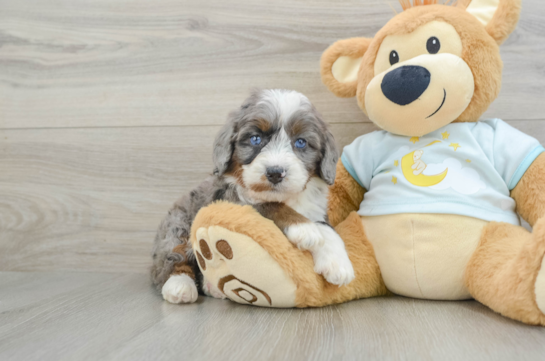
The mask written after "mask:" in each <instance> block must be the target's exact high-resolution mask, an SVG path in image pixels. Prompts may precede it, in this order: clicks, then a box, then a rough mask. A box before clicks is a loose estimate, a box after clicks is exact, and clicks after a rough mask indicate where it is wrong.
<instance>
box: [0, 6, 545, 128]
mask: <svg viewBox="0 0 545 361" xmlns="http://www.w3.org/2000/svg"><path fill="white" fill-rule="evenodd" d="M394 3H395V2H394ZM523 3H524V6H523V11H522V16H521V21H520V25H519V27H518V29H517V30H516V31H515V33H514V34H513V36H512V37H511V38H510V39H509V40H508V41H507V42H506V43H505V44H504V45H503V46H502V55H503V59H504V62H505V70H504V83H503V90H502V93H501V95H500V97H499V99H498V100H496V102H495V103H494V104H493V105H492V106H491V108H490V110H489V111H488V112H487V113H486V116H488V117H501V118H503V119H507V120H515V119H541V118H543V107H542V105H541V97H542V94H543V93H544V92H545V73H544V72H543V71H542V68H541V61H540V60H539V59H543V58H545V24H544V23H543V22H542V21H541V20H542V19H541V17H542V15H541V12H540V11H539V9H541V6H542V5H541V2H540V0H524V2H523ZM396 6H397V5H396ZM391 17H392V10H391V9H390V7H389V6H388V4H387V3H386V2H384V1H383V0H368V1H366V2H365V3H362V2H360V1H350V0H346V1H335V2H324V1H321V0H316V1H314V0H299V1H294V0H276V1H274V2H262V1H250V0H232V1H229V2H225V1H219V0H201V1H198V2H197V1H192V0H181V1H180V0H165V1H160V2H159V3H158V2H155V1H149V0H132V1H126V0H124V1H121V0H120V1H115V2H112V1H109V0H49V1H42V0H28V1H24V2H23V1H10V0H2V1H0V128H4V129H5V128H48V127H101V126H144V125H163V126H164V125H218V124H221V123H223V121H224V119H225V117H226V114H227V113H228V112H229V111H230V110H232V109H234V108H236V107H237V106H239V105H240V103H241V101H242V100H243V99H244V98H245V97H246V96H247V94H248V90H249V89H250V88H252V87H263V88H288V89H295V90H298V91H301V92H303V93H305V94H307V95H308V96H309V98H310V99H311V100H312V101H313V102H314V103H315V104H316V106H317V107H318V109H319V110H320V111H321V112H322V113H323V114H324V116H325V118H326V119H327V120H328V121H329V122H331V123H346V122H366V121H368V119H367V118H366V117H365V115H363V113H362V112H361V111H360V109H359V108H358V107H357V105H356V102H355V100H354V99H338V98H335V97H334V96H333V95H332V94H330V93H329V92H328V91H327V90H326V89H325V87H324V86H323V85H322V84H321V81H320V76H319V69H318V63H319V58H320V55H321V53H322V52H323V51H324V50H325V49H326V48H327V46H328V45H330V44H331V43H332V42H334V41H336V40H339V39H342V38H348V37H353V36H368V37H370V36H373V35H374V34H375V33H376V32H377V31H378V30H379V29H380V28H381V27H382V26H383V25H384V24H385V23H386V22H387V21H388V20H389V19H390V18H391Z"/></svg>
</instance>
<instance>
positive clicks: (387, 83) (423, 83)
mask: <svg viewBox="0 0 545 361" xmlns="http://www.w3.org/2000/svg"><path fill="white" fill-rule="evenodd" d="M430 79H431V74H430V72H429V71H428V69H426V68H423V67H421V66H415V65H405V66H401V67H399V68H397V69H395V70H392V71H391V72H389V73H388V74H386V75H385V76H384V78H383V79H382V84H381V85H380V87H381V88H382V93H383V94H384V96H385V97H386V98H388V99H390V100H391V101H392V102H394V103H396V104H399V105H407V104H411V103H412V102H414V101H415V100H416V99H418V97H419V96H421V95H422V93H424V92H425V91H426V89H428V86H429V85H430Z"/></svg>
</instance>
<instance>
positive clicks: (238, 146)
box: [151, 90, 354, 303]
mask: <svg viewBox="0 0 545 361" xmlns="http://www.w3.org/2000/svg"><path fill="white" fill-rule="evenodd" d="M213 159H214V165H215V170H214V174H213V175H212V176H210V177H208V178H207V179H205V180H204V182H203V183H201V184H200V185H199V186H198V187H197V188H196V189H194V190H193V191H191V192H190V193H189V194H188V195H186V196H184V197H183V198H181V199H180V200H178V201H177V202H176V203H175V204H174V207H173V208H172V209H171V210H170V211H169V213H168V215H167V216H166V218H165V219H164V220H163V221H162V223H161V225H160V226H159V230H158V232H157V235H156V237H155V244H154V249H153V266H152V269H151V276H152V280H153V283H154V284H155V285H156V286H157V287H158V288H162V294H163V297H164V298H165V299H166V300H167V301H169V302H171V303H190V302H195V301H196V300H197V296H198V290H200V291H201V292H202V293H204V294H206V295H211V296H214V297H217V298H225V295H223V294H222V293H221V292H220V291H219V290H218V289H217V288H216V287H215V286H214V285H212V284H210V283H209V282H206V280H205V279H203V277H202V274H201V272H200V271H199V269H198V267H197V262H196V260H195V257H194V254H193V252H192V248H191V245H190V242H189V236H190V230H191V224H192V222H193V220H194V218H195V216H196V214H197V212H198V211H199V210H200V209H201V208H202V207H205V206H207V205H209V204H211V203H212V202H214V201H217V200H226V201H229V202H233V203H238V204H250V205H252V206H253V207H254V208H255V209H256V210H257V211H258V212H259V213H260V214H261V215H263V216H264V217H266V218H269V219H271V220H272V221H274V222H275V224H276V225H277V226H278V227H279V228H280V229H281V230H282V231H283V232H284V234H285V235H286V237H287V238H288V239H289V240H290V241H291V242H293V243H294V244H295V245H297V246H298V247H299V248H300V249H303V250H309V251H310V252H311V254H312V256H313V258H314V270H315V271H316V272H317V273H320V274H322V275H323V276H324V277H325V279H326V280H327V281H328V282H330V283H332V284H336V285H345V284H348V283H349V282H351V281H352V280H353V279H354V269H353V268H352V264H351V263H350V260H349V258H348V255H347V253H346V250H345V247H344V242H343V241H342V239H341V238H340V237H339V235H338V234H337V233H336V232H335V230H334V229H333V228H332V227H331V226H330V225H329V224H328V217H327V203H328V185H331V184H333V182H334V180H335V169H336V163H337V159H338V154H337V149H336V146H335V141H334V139H333V136H332V134H331V132H330V131H329V129H328V127H327V125H326V123H325V122H324V121H323V120H322V118H321V116H320V114H319V113H318V111H317V110H316V109H315V108H314V106H313V105H312V104H311V103H310V101H309V100H308V99H307V98H306V97H305V96H304V95H302V94H300V93H298V92H295V91H289V90H256V91H254V92H253V93H252V94H251V95H250V97H249V98H248V99H246V100H245V101H244V103H243V105H242V106H241V107H240V108H239V109H238V110H236V111H234V112H232V113H231V114H230V115H229V117H228V121H227V123H226V124H225V125H224V126H223V128H222V129H221V130H220V132H219V134H218V135H217V137H216V139H215V145H214V152H213Z"/></svg>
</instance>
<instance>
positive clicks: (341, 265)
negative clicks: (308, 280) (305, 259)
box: [312, 224, 355, 286]
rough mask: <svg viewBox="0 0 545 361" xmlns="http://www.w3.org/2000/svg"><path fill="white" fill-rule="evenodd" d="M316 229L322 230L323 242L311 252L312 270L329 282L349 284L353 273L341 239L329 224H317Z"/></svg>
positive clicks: (352, 278)
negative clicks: (322, 244) (321, 245)
mask: <svg viewBox="0 0 545 361" xmlns="http://www.w3.org/2000/svg"><path fill="white" fill-rule="evenodd" d="M318 229H319V230H320V231H321V232H322V236H323V238H324V240H325V244H324V246H323V247H320V248H318V249H316V250H314V251H313V252H312V256H313V258H314V271H315V272H316V273H320V274H321V275H323V276H324V278H325V279H326V281H327V282H329V283H331V284H334V285H339V286H343V285H347V284H349V283H350V282H352V281H353V280H354V278H355V274H354V267H352V262H350V258H348V253H346V249H345V247H344V242H343V240H342V239H341V237H340V236H339V235H338V234H337V232H335V230H334V229H333V228H331V227H330V226H327V225H323V224H319V225H318Z"/></svg>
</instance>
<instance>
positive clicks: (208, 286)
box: [202, 280, 226, 300]
mask: <svg viewBox="0 0 545 361" xmlns="http://www.w3.org/2000/svg"><path fill="white" fill-rule="evenodd" d="M202 289H203V291H204V294H205V295H207V296H212V297H214V298H219V299H222V300H223V299H225V298H226V296H225V295H224V294H223V292H221V291H220V289H219V288H217V287H216V286H214V285H213V284H212V283H210V282H208V281H206V280H205V281H204V286H203V288H202Z"/></svg>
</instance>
